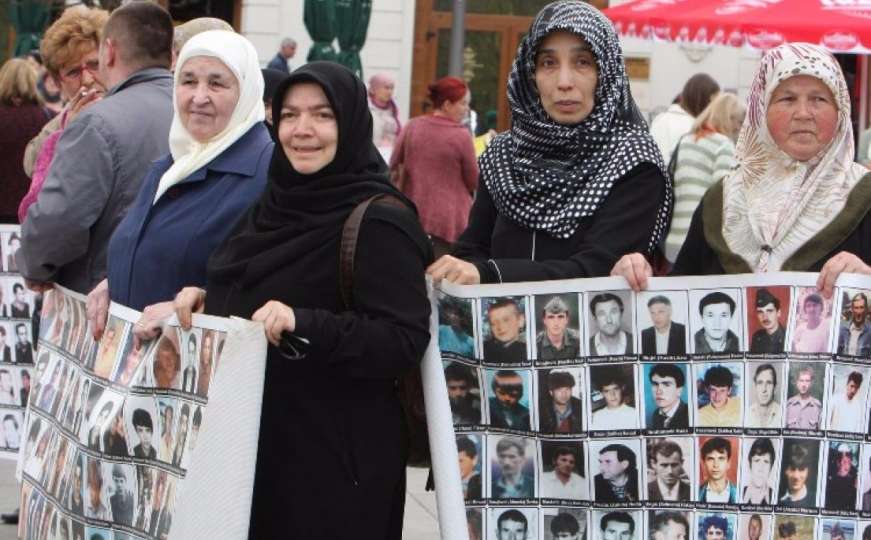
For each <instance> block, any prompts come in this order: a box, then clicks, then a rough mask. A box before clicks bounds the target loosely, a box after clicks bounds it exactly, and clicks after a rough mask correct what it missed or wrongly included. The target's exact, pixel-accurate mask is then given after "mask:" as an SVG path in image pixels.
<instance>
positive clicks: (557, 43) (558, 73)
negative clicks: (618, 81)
mask: <svg viewBox="0 0 871 540" xmlns="http://www.w3.org/2000/svg"><path fill="white" fill-rule="evenodd" d="M598 81H599V69H598V66H597V65H596V57H595V56H593V52H592V51H591V50H590V46H589V45H588V44H587V42H585V41H584V40H583V39H581V38H580V37H579V36H576V35H575V34H572V33H569V32H562V31H557V32H553V33H551V34H548V35H547V36H546V37H545V38H544V39H543V40H541V43H540V44H539V45H538V50H537V51H536V55H535V86H536V88H537V89H538V94H539V96H540V97H541V106H542V108H543V109H544V111H545V112H546V113H547V115H548V116H550V117H551V119H553V121H554V122H556V123H558V124H564V125H573V124H577V123H579V122H581V121H583V120H584V119H585V118H587V117H588V116H589V115H590V113H591V112H592V111H593V107H594V106H595V104H596V100H595V94H596V85H597V84H598Z"/></svg>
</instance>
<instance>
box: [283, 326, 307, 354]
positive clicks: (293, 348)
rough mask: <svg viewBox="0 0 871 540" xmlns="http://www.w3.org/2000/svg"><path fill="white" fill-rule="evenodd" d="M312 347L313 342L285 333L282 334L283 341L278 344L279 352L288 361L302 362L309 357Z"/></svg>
mask: <svg viewBox="0 0 871 540" xmlns="http://www.w3.org/2000/svg"><path fill="white" fill-rule="evenodd" d="M310 345H311V342H310V341H309V340H307V339H306V338H303V337H299V336H297V335H295V334H291V333H290V332H286V331H285V332H282V333H281V341H279V342H278V352H279V353H281V356H283V357H285V358H287V359H288V360H302V359H304V358H305V357H306V356H308V349H309V346H310Z"/></svg>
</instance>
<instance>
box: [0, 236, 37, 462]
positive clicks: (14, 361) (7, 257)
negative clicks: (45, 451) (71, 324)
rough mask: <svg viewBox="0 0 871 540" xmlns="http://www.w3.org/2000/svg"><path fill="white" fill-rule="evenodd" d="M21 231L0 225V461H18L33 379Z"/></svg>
mask: <svg viewBox="0 0 871 540" xmlns="http://www.w3.org/2000/svg"><path fill="white" fill-rule="evenodd" d="M20 245H21V227H20V226H18V225H5V224H0V420H2V425H0V458H3V459H17V458H18V448H19V445H20V442H21V426H22V423H23V420H24V410H25V408H26V407H27V399H28V397H29V396H30V388H31V379H32V377H33V366H34V364H33V361H34V343H36V337H35V335H34V333H35V327H36V326H38V320H39V317H38V314H37V313H36V311H37V309H36V305H35V299H34V295H33V293H32V292H31V291H30V290H28V289H27V287H25V286H24V278H22V277H21V274H19V273H18V266H17V265H16V263H15V252H16V251H18V248H19V246H20Z"/></svg>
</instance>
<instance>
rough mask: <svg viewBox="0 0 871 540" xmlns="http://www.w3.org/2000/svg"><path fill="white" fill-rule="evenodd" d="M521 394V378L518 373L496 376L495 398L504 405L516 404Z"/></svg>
mask: <svg viewBox="0 0 871 540" xmlns="http://www.w3.org/2000/svg"><path fill="white" fill-rule="evenodd" d="M521 396H523V379H521V378H520V375H510V376H507V377H496V399H498V400H499V402H500V403H501V404H502V405H505V406H506V407H513V406H515V405H517V402H518V401H520V398H521Z"/></svg>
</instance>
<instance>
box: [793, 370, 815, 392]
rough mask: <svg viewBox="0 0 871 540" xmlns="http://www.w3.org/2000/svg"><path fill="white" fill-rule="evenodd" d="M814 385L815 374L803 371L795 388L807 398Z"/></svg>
mask: <svg viewBox="0 0 871 540" xmlns="http://www.w3.org/2000/svg"><path fill="white" fill-rule="evenodd" d="M813 383H814V376H813V373H812V372H810V371H801V372H799V374H798V380H796V382H795V387H796V389H797V390H798V393H799V394H801V395H802V396H807V395H808V393H809V392H810V390H811V385H813Z"/></svg>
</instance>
